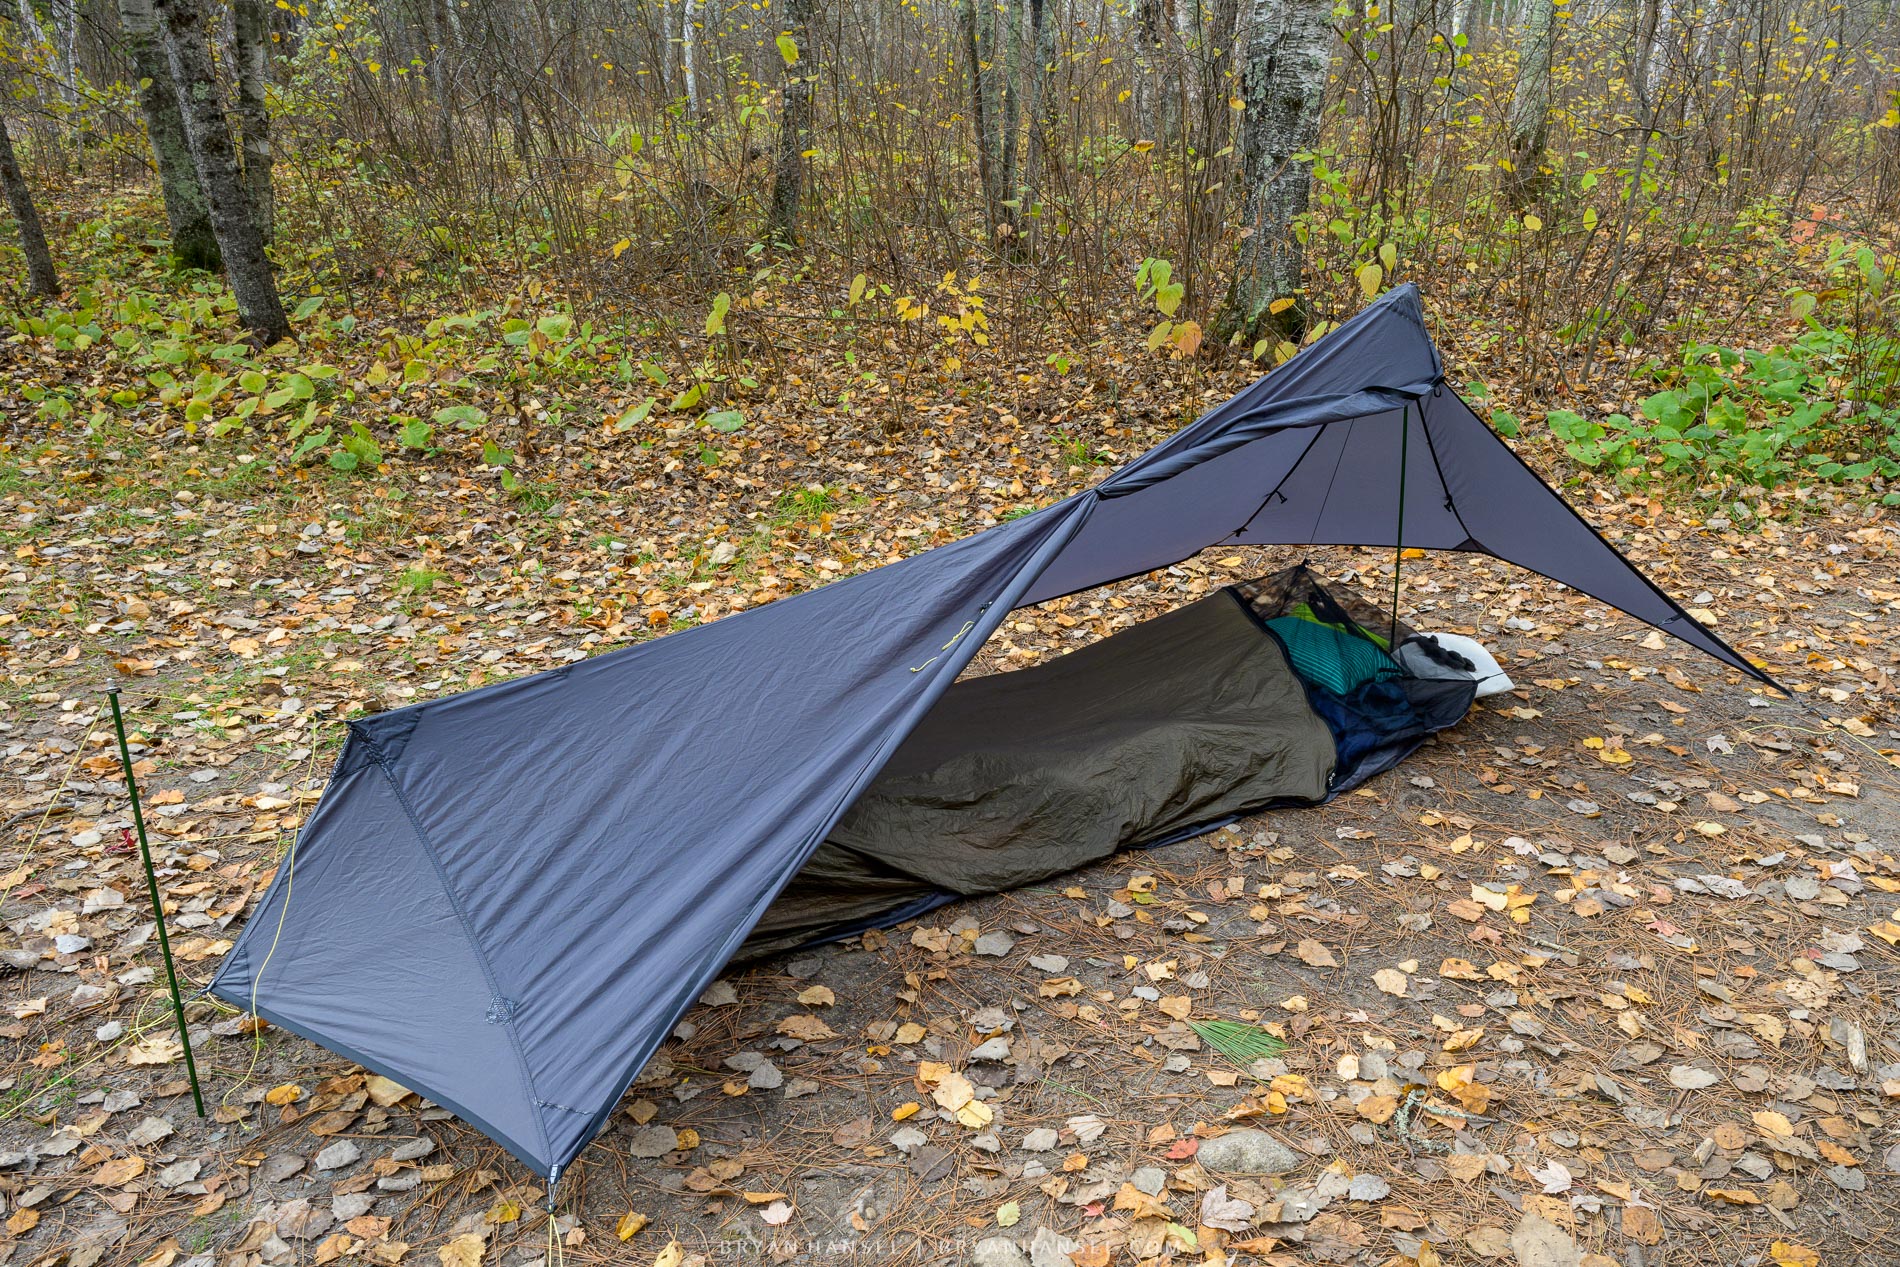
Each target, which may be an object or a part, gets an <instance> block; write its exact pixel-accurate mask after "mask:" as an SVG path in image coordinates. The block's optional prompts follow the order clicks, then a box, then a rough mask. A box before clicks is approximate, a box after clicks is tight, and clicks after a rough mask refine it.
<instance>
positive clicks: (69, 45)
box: [21, 0, 79, 107]
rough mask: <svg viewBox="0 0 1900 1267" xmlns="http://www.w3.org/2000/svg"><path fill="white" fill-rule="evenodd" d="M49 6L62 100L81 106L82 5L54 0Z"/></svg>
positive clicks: (22, 0) (24, 0)
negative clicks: (80, 7)
mask: <svg viewBox="0 0 1900 1267" xmlns="http://www.w3.org/2000/svg"><path fill="white" fill-rule="evenodd" d="M30 3H31V0H21V6H22V7H25V6H26V5H27V4H30ZM47 8H48V10H49V12H50V15H51V17H52V19H53V64H54V66H55V68H56V71H57V73H58V75H59V99H60V100H61V101H64V102H65V103H66V104H67V105H68V106H69V107H77V106H78V105H79V79H78V77H77V61H78V57H77V52H78V48H79V6H78V5H77V4H75V3H74V2H73V0H52V3H51V4H50V5H48V6H47Z"/></svg>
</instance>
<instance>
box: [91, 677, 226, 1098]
mask: <svg viewBox="0 0 1900 1267" xmlns="http://www.w3.org/2000/svg"><path fill="white" fill-rule="evenodd" d="M106 694H107V695H109V696H111V697H112V727H113V729H114V730H116V731H118V732H119V764H120V766H122V767H123V768H124V770H125V790H126V793H127V795H129V796H130V797H131V798H132V825H133V826H135V827H137V828H138V833H139V858H140V859H141V860H142V861H143V862H144V863H145V886H146V889H147V891H148V892H150V893H151V895H152V918H153V919H154V920H156V921H157V922H158V950H159V953H160V954H162V955H163V956H164V957H165V980H166V982H167V983H168V984H169V985H170V986H171V990H172V1016H173V1017H174V1018H175V1019H176V1020H177V1021H178V1042H179V1044H180V1045H181V1046H183V1047H184V1049H185V1073H186V1074H187V1075H189V1076H190V1078H191V1099H192V1103H194V1104H196V1105H197V1106H198V1116H199V1117H203V1116H204V1115H205V1097H204V1092H202V1091H200V1090H199V1089H198V1063H197V1062H196V1061H194V1060H193V1059H192V1058H191V1035H190V1034H189V1033H188V1032H187V1031H186V1029H185V1004H184V1001H183V1000H182V999H180V998H179V997H178V970H177V969H176V968H175V967H173V966H172V943H171V938H169V937H167V936H166V935H165V904H164V902H163V901H161V900H160V898H159V896H158V873H157V872H156V871H154V870H152V847H151V845H149V844H147V843H146V840H145V811H144V810H142V809H140V808H139V781H138V779H136V778H134V777H133V774H132V749H131V747H130V746H129V745H128V744H127V743H126V742H125V717H124V716H123V715H122V714H121V713H120V712H119V688H118V687H116V686H108V687H107V688H106Z"/></svg>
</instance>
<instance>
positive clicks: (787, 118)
mask: <svg viewBox="0 0 1900 1267" xmlns="http://www.w3.org/2000/svg"><path fill="white" fill-rule="evenodd" d="M811 10H812V0H785V9H784V12H785V26H786V30H785V34H786V35H787V36H789V37H790V38H791V40H792V43H793V44H794V45H796V48H795V49H794V50H793V57H794V60H793V61H792V62H790V63H789V64H787V65H786V67H785V88H784V92H783V99H782V101H781V102H780V105H779V119H778V161H777V163H776V165H775V166H774V167H773V169H772V207H771V214H770V215H769V216H768V217H767V221H766V232H767V233H769V234H770V235H771V236H773V237H775V238H777V239H778V240H779V241H781V242H796V241H798V206H799V203H801V202H802V201H803V200H804V197H805V168H806V161H805V151H806V150H809V149H810V148H811V92H812V81H813V80H815V79H816V78H817V77H818V76H817V71H816V69H815V67H814V65H813V53H812V43H811ZM782 52H783V50H781V53H782Z"/></svg>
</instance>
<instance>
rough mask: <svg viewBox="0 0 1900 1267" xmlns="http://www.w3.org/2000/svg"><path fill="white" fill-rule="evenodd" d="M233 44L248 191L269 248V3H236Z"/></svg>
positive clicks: (272, 210)
mask: <svg viewBox="0 0 1900 1267" xmlns="http://www.w3.org/2000/svg"><path fill="white" fill-rule="evenodd" d="M231 8H232V14H231V16H232V22H233V39H232V45H233V48H234V49H235V51H236V53H237V81H238V108H237V114H238V127H239V128H240V129H241V130H242V135H243V144H244V192H245V193H246V194H247V195H248V196H249V197H250V200H251V219H252V220H254V221H256V223H257V232H258V236H260V237H262V238H263V239H264V245H266V246H269V245H270V243H271V239H272V238H273V237H274V236H275V226H276V222H277V195H276V192H275V189H274V187H273V186H272V184H271V143H270V106H269V105H268V104H267V102H266V101H265V96H264V94H265V90H266V89H267V88H268V87H269V85H270V4H269V0H233V4H232V6H231Z"/></svg>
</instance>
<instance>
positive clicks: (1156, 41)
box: [1134, 0, 1166, 141]
mask: <svg viewBox="0 0 1900 1267" xmlns="http://www.w3.org/2000/svg"><path fill="white" fill-rule="evenodd" d="M1160 79H1161V0H1135V88H1134V116H1135V139H1136V140H1138V141H1139V140H1147V141H1153V140H1157V139H1159V138H1160V136H1161V96H1162V94H1163V93H1164V92H1166V89H1165V88H1164V87H1163V86H1162V85H1161V82H1160Z"/></svg>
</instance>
